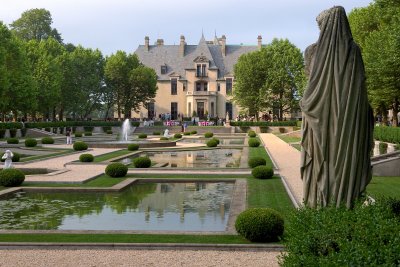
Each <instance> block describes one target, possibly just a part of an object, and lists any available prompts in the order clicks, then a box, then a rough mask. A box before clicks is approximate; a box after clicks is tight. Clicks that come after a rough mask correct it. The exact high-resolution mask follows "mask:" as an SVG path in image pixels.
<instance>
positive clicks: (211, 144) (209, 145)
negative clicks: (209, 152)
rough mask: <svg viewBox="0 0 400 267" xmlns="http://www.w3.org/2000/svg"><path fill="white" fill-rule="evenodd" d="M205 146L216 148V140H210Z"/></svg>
mask: <svg viewBox="0 0 400 267" xmlns="http://www.w3.org/2000/svg"><path fill="white" fill-rule="evenodd" d="M207 146H208V147H216V146H218V142H217V140H215V139H211V140H209V141H208V142H207Z"/></svg>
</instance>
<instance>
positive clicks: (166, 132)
mask: <svg viewBox="0 0 400 267" xmlns="http://www.w3.org/2000/svg"><path fill="white" fill-rule="evenodd" d="M164 137H169V130H168V129H165V130H164Z"/></svg>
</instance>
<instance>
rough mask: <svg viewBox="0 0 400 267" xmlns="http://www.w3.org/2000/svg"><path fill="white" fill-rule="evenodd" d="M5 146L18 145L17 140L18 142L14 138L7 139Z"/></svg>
mask: <svg viewBox="0 0 400 267" xmlns="http://www.w3.org/2000/svg"><path fill="white" fill-rule="evenodd" d="M7 144H19V140H18V138H14V137H11V138H7Z"/></svg>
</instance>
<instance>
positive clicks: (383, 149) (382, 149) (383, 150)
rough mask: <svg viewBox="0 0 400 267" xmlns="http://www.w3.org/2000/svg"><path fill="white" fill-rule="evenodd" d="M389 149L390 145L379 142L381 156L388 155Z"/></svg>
mask: <svg viewBox="0 0 400 267" xmlns="http://www.w3.org/2000/svg"><path fill="white" fill-rule="evenodd" d="M387 149H388V144H387V143H384V142H379V154H386V153H387Z"/></svg>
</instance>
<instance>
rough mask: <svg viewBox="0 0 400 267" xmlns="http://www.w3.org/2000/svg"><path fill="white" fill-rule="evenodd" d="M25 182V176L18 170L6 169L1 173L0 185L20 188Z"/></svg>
mask: <svg viewBox="0 0 400 267" xmlns="http://www.w3.org/2000/svg"><path fill="white" fill-rule="evenodd" d="M24 181H25V174H24V173H23V172H22V171H21V170H18V169H5V170H1V171H0V185H2V186H19V185H21V184H22V183H23V182H24Z"/></svg>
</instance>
